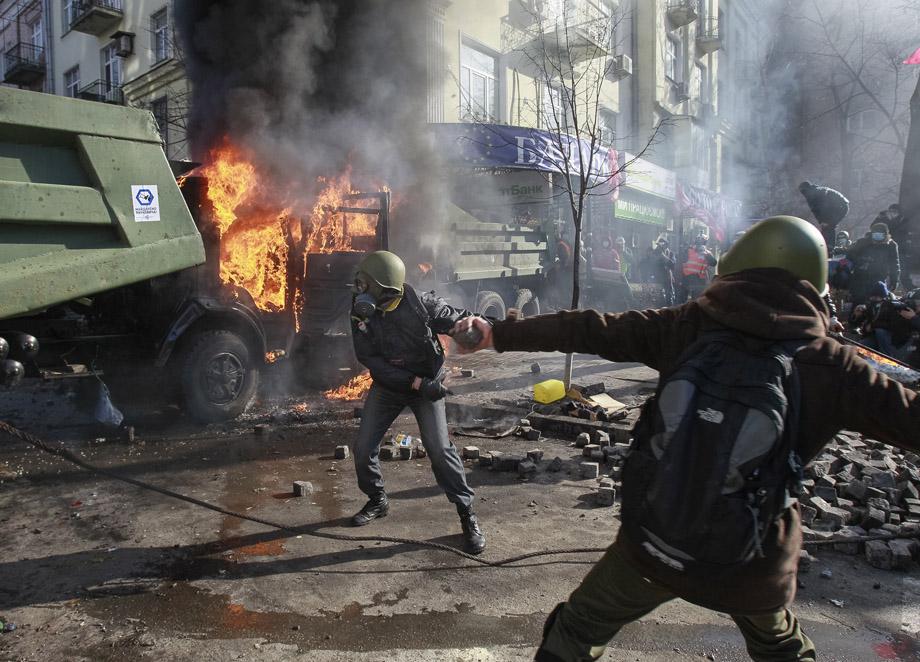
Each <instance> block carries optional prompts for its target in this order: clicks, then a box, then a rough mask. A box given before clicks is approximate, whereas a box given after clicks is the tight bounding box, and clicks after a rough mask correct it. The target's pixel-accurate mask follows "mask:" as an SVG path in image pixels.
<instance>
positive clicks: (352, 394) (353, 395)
mask: <svg viewBox="0 0 920 662" xmlns="http://www.w3.org/2000/svg"><path fill="white" fill-rule="evenodd" d="M371 384H373V380H372V379H371V376H370V373H367V372H363V373H361V374H360V375H358V376H357V377H352V378H351V379H349V380H348V383H346V384H345V385H343V386H339V387H338V388H334V389H330V390H328V391H324V392H323V395H324V396H326V399H328V400H360V399H361V398H363V397H364V395H365V394H366V393H367V392H368V391H369V390H370V388H371Z"/></svg>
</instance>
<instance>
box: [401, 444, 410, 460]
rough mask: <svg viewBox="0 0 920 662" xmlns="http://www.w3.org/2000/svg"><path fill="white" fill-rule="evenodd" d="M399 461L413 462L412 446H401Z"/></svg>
mask: <svg viewBox="0 0 920 662" xmlns="http://www.w3.org/2000/svg"><path fill="white" fill-rule="evenodd" d="M399 459H401V460H411V459H412V446H400V447H399Z"/></svg>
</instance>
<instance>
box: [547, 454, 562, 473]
mask: <svg viewBox="0 0 920 662" xmlns="http://www.w3.org/2000/svg"><path fill="white" fill-rule="evenodd" d="M562 465H563V462H562V458H561V457H554V458H553V461H552V462H550V463H549V465H548V466H547V467H546V470H547V471H552V472H553V473H558V472H559V471H562Z"/></svg>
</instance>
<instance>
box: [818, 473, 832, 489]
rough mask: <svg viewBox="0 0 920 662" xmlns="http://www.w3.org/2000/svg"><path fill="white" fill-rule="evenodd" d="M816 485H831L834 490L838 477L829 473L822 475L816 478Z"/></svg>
mask: <svg viewBox="0 0 920 662" xmlns="http://www.w3.org/2000/svg"><path fill="white" fill-rule="evenodd" d="M815 487H829V488H831V489H832V490H836V489H837V479H836V478H834V477H833V476H828V475H824V476H821V477H820V478H817V479H816V480H815Z"/></svg>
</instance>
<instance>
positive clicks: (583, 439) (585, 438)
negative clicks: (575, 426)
mask: <svg viewBox="0 0 920 662" xmlns="http://www.w3.org/2000/svg"><path fill="white" fill-rule="evenodd" d="M590 443H591V435H590V434H588V433H587V432H582V433H580V434H579V435H578V436H577V437H575V448H584V447H585V446H587V445H588V444H590Z"/></svg>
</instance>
